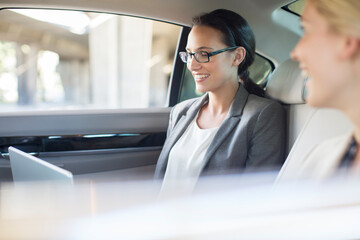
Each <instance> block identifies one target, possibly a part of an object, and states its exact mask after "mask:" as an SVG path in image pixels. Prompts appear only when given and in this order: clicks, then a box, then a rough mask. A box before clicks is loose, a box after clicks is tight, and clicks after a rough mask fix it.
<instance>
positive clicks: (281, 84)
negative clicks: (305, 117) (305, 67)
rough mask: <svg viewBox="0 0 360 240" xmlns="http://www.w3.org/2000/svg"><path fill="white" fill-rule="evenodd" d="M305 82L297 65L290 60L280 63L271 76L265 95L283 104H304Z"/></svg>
mask: <svg viewBox="0 0 360 240" xmlns="http://www.w3.org/2000/svg"><path fill="white" fill-rule="evenodd" d="M305 82H306V78H305V77H303V76H302V74H301V70H300V68H299V64H298V63H297V62H295V61H293V60H291V59H288V60H286V61H284V62H283V63H281V64H280V65H279V66H278V67H277V68H275V70H274V72H273V73H272V74H271V76H270V78H269V80H268V83H267V86H266V95H267V96H268V97H270V98H272V99H276V100H278V101H280V102H282V103H285V104H301V103H305V95H306V92H305Z"/></svg>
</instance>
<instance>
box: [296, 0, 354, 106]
mask: <svg viewBox="0 0 360 240" xmlns="http://www.w3.org/2000/svg"><path fill="white" fill-rule="evenodd" d="M301 24H302V27H303V29H304V33H303V36H302V38H301V39H300V41H299V42H298V44H297V45H296V47H295V48H294V50H293V51H292V53H291V56H292V58H293V59H294V60H297V61H299V63H300V68H301V69H302V71H303V73H304V75H306V76H308V77H309V81H308V82H307V83H306V88H307V91H308V95H307V102H308V103H309V104H310V105H312V106H315V107H335V108H338V107H339V104H340V103H341V102H342V101H343V98H344V96H345V95H346V92H347V90H348V88H349V87H350V86H349V85H348V82H346V80H345V79H346V77H345V75H346V74H347V73H346V71H345V69H346V67H345V65H344V64H345V62H344V61H342V59H341V56H342V49H343V44H344V37H343V36H342V35H340V34H337V33H335V32H334V30H332V29H331V28H330V26H329V25H328V23H327V21H326V19H325V18H324V17H323V16H322V15H320V14H319V12H318V11H317V9H316V8H315V7H314V6H313V5H312V4H311V3H309V2H307V3H306V5H305V9H304V13H303V15H302V18H301Z"/></svg>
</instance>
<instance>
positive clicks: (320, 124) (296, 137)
mask: <svg viewBox="0 0 360 240" xmlns="http://www.w3.org/2000/svg"><path fill="white" fill-rule="evenodd" d="M305 82H306V78H304V77H303V76H302V74H301V70H300V68H299V66H298V63H297V62H295V61H293V60H291V59H288V60H286V61H284V62H283V63H281V64H280V65H279V66H278V67H277V68H276V69H275V70H274V72H273V73H272V75H271V76H270V78H269V81H268V84H267V86H266V95H267V96H268V97H269V98H272V99H275V100H278V101H280V103H281V104H282V105H283V106H284V108H285V109H286V111H287V114H286V115H287V133H288V134H287V137H288V141H287V143H288V148H287V149H288V152H289V154H288V156H287V158H286V161H285V163H284V167H289V168H295V169H296V168H297V166H298V164H300V162H301V160H302V159H303V158H304V157H305V156H306V154H307V153H308V152H309V151H310V150H311V149H312V148H313V147H314V146H315V145H317V144H318V143H320V142H322V141H324V140H326V139H328V138H333V137H337V136H341V135H343V134H346V133H349V132H350V131H352V129H353V124H352V123H351V122H350V120H349V119H348V118H347V117H346V116H345V114H344V113H342V112H341V111H338V110H334V109H324V108H322V109H318V108H313V107H310V106H309V105H307V104H305V96H306V90H305Z"/></svg>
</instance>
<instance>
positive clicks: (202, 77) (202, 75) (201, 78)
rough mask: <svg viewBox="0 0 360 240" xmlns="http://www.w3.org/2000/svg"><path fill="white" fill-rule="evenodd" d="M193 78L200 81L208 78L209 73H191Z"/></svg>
mask: <svg viewBox="0 0 360 240" xmlns="http://www.w3.org/2000/svg"><path fill="white" fill-rule="evenodd" d="M193 76H194V79H195V81H196V82H201V81H204V80H205V79H206V78H208V77H209V76H210V75H209V74H197V75H193Z"/></svg>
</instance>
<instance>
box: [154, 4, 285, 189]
mask: <svg viewBox="0 0 360 240" xmlns="http://www.w3.org/2000/svg"><path fill="white" fill-rule="evenodd" d="M254 54H255V39H254V34H253V32H252V30H251V28H250V26H249V25H248V23H247V22H246V20H245V19H243V18H242V17H241V16H240V15H238V14H237V13H234V12H232V11H229V10H224V9H218V10H215V11H213V12H210V13H207V14H204V15H201V16H199V17H195V18H194V19H193V27H192V29H191V32H190V34H189V36H188V42H187V46H186V52H181V53H180V57H181V59H182V60H183V61H184V62H185V63H186V64H187V67H188V69H189V70H190V71H191V73H192V75H193V77H194V80H195V83H196V88H197V90H198V91H200V92H206V94H205V95H204V96H202V97H200V98H195V99H190V100H187V101H184V102H181V103H179V104H177V105H176V106H175V107H174V108H173V109H172V111H171V114H170V120H169V126H168V132H167V139H166V141H165V144H164V147H163V150H162V152H161V154H160V156H159V159H158V163H157V166H156V171H155V177H156V178H163V179H164V182H163V186H164V185H167V183H169V182H172V181H173V180H175V181H176V180H183V179H192V180H191V181H190V182H195V181H196V179H197V178H198V177H199V176H200V175H205V174H208V173H210V174H218V173H219V174H222V173H226V172H228V171H229V172H231V173H234V172H243V171H244V170H245V171H246V170H250V169H251V170H254V169H255V168H263V169H269V168H274V167H275V168H280V167H281V164H282V163H283V161H284V150H285V119H284V117H285V115H284V112H283V109H282V107H281V106H280V104H278V103H276V102H274V101H272V100H269V99H266V98H264V97H263V96H264V91H263V89H261V88H260V87H259V86H257V85H256V84H254V83H253V82H252V81H251V79H250V78H249V72H248V67H249V66H250V65H251V64H252V63H253V61H254ZM193 180H194V181H193Z"/></svg>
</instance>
